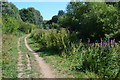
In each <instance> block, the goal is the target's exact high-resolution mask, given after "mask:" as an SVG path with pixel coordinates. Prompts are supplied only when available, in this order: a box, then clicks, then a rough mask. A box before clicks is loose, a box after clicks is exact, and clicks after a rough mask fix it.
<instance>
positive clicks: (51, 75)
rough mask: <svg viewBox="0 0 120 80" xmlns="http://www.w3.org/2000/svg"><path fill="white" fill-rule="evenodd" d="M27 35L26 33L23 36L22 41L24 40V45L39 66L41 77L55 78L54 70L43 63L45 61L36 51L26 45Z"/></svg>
mask: <svg viewBox="0 0 120 80" xmlns="http://www.w3.org/2000/svg"><path fill="white" fill-rule="evenodd" d="M29 36H30V34H29V35H27V36H26V37H25V38H24V41H25V46H26V47H27V49H28V50H29V51H30V52H31V53H32V54H33V55H34V56H35V59H36V61H37V62H38V66H39V67H40V72H41V73H42V76H43V78H55V77H56V76H55V73H54V71H52V70H51V69H50V67H49V66H48V65H47V64H46V63H45V61H44V60H43V58H42V57H40V56H39V55H38V54H37V53H35V52H34V51H33V50H32V49H31V48H30V47H29V45H28V42H27V40H26V39H27V37H29Z"/></svg>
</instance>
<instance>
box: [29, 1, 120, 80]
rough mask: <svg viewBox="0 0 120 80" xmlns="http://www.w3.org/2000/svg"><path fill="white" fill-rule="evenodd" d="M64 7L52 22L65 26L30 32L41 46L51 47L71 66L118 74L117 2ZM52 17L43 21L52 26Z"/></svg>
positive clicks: (107, 75) (112, 75)
mask: <svg viewBox="0 0 120 80" xmlns="http://www.w3.org/2000/svg"><path fill="white" fill-rule="evenodd" d="M66 11H67V13H65V14H64V15H62V16H61V17H59V18H58V17H57V16H53V18H54V20H55V22H54V23H57V24H58V25H59V26H62V27H64V28H60V29H48V30H44V29H42V30H36V31H34V32H33V33H32V35H31V38H32V39H33V40H34V41H35V42H36V43H38V45H37V46H38V47H39V48H40V50H44V49H45V50H51V51H54V52H55V53H56V54H57V55H59V56H61V57H62V58H64V59H68V60H69V61H71V66H72V67H71V68H70V70H73V71H80V72H84V73H86V72H93V73H94V74H97V75H98V76H99V78H119V76H120V75H119V74H120V71H119V70H120V58H119V57H120V50H119V48H120V45H119V40H120V38H119V29H120V27H119V25H120V24H119V20H120V19H119V15H118V13H119V2H118V3H117V2H116V3H115V4H110V3H105V2H101V3H98V2H96V3H90V2H85V3H82V2H70V3H69V4H68V6H67V10H66ZM52 20H53V19H52ZM52 20H50V21H49V22H47V23H49V25H48V24H46V25H47V26H51V24H52V23H53V21H52ZM53 28H54V27H53ZM102 38H103V39H102ZM87 41H88V42H87ZM116 41H117V42H116Z"/></svg>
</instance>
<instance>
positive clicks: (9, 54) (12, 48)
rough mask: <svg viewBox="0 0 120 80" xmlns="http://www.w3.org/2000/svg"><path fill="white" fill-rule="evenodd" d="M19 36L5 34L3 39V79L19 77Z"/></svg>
mask: <svg viewBox="0 0 120 80" xmlns="http://www.w3.org/2000/svg"><path fill="white" fill-rule="evenodd" d="M18 38H19V37H18V36H15V35H12V34H3V38H2V77H3V78H16V77H17V62H18V60H17V59H18V50H17V41H18Z"/></svg>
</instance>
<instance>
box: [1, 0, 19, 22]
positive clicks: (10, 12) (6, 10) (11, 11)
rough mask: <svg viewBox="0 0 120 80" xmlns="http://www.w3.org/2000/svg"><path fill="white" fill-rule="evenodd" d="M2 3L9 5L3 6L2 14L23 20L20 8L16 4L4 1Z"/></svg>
mask: <svg viewBox="0 0 120 80" xmlns="http://www.w3.org/2000/svg"><path fill="white" fill-rule="evenodd" d="M2 5H4V6H7V7H2V16H10V17H13V18H15V19H17V20H20V21H21V18H20V15H19V10H18V8H17V7H16V6H15V5H14V4H12V3H8V2H4V3H3V4H2Z"/></svg>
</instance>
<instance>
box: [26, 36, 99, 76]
mask: <svg viewBox="0 0 120 80" xmlns="http://www.w3.org/2000/svg"><path fill="white" fill-rule="evenodd" d="M27 40H28V43H29V45H30V47H31V48H32V49H33V50H34V51H36V52H37V53H38V54H39V55H40V56H41V57H43V58H44V60H45V61H46V62H47V63H48V64H49V65H50V67H51V68H52V69H55V71H56V72H57V73H58V74H57V77H60V78H97V75H95V74H94V73H92V72H86V73H83V72H77V71H73V70H71V69H70V68H71V64H73V63H72V62H71V61H70V60H68V59H65V58H62V57H60V56H59V55H56V54H54V52H51V51H49V50H46V51H41V50H40V48H39V47H38V44H37V43H35V42H33V41H32V39H31V38H28V39H27Z"/></svg>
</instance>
